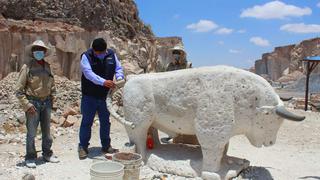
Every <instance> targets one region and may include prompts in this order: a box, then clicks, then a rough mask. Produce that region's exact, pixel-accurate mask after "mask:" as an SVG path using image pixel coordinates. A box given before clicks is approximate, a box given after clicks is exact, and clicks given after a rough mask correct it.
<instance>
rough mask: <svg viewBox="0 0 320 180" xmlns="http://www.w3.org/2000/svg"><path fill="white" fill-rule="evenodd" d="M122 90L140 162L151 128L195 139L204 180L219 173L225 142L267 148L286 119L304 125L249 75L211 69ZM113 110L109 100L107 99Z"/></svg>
mask: <svg viewBox="0 0 320 180" xmlns="http://www.w3.org/2000/svg"><path fill="white" fill-rule="evenodd" d="M128 79H129V80H128V81H127V82H126V84H125V86H124V92H123V93H124V94H123V105H124V117H125V118H122V117H120V116H119V115H118V114H116V113H115V111H114V110H113V109H112V108H109V110H110V113H111V115H112V116H114V117H115V118H116V119H118V120H119V121H120V122H122V123H123V124H125V126H126V131H127V133H128V135H129V139H130V141H131V142H133V143H135V144H136V146H137V151H138V153H140V154H141V155H142V156H143V157H145V155H146V138H147V131H148V128H149V127H154V128H156V129H159V130H161V131H163V132H165V133H168V134H169V135H174V134H186V135H196V136H197V138H198V140H199V143H200V145H201V150H202V155H203V165H202V176H203V174H204V173H205V174H208V173H209V174H210V173H213V174H214V173H215V172H218V171H219V169H220V163H221V159H222V157H223V153H224V151H225V146H227V144H228V142H229V139H230V138H231V137H233V136H235V135H239V134H244V135H245V136H246V137H247V138H248V139H249V141H250V143H251V144H252V145H254V146H256V147H261V146H262V145H264V146H270V145H273V144H274V143H275V141H276V136H277V132H278V130H279V128H280V125H281V123H282V122H283V120H284V119H288V120H293V121H302V120H303V119H304V117H302V116H298V115H294V114H293V113H291V112H289V111H287V110H286V109H285V108H284V105H283V102H282V101H281V100H280V98H279V96H278V95H277V94H276V93H275V91H274V89H273V88H272V87H271V85H270V84H269V83H268V82H267V81H266V80H265V79H263V78H262V77H260V76H258V75H255V74H253V73H250V72H247V71H244V70H241V69H236V68H233V67H227V66H215V67H205V68H195V69H187V70H179V71H172V72H166V73H154V74H143V75H137V76H132V77H129V78H128ZM107 102H108V107H111V105H110V103H111V99H110V97H108V99H107Z"/></svg>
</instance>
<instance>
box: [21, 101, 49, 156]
mask: <svg viewBox="0 0 320 180" xmlns="http://www.w3.org/2000/svg"><path fill="white" fill-rule="evenodd" d="M29 102H30V103H31V104H33V105H34V107H35V108H36V113H35V114H30V113H26V117H27V123H26V126H27V143H26V151H27V154H26V156H25V159H26V160H32V159H36V158H37V152H36V148H35V137H36V136H37V128H38V125H39V123H40V126H41V133H42V155H43V156H47V157H50V156H51V155H52V154H53V153H52V151H51V146H52V137H51V135H50V120H51V107H52V102H51V100H50V99H47V100H44V101H41V100H29Z"/></svg>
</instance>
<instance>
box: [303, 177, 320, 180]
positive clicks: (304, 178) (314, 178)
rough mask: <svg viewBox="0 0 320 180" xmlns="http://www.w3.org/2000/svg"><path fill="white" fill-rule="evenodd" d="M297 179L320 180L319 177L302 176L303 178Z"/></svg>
mask: <svg viewBox="0 0 320 180" xmlns="http://www.w3.org/2000/svg"><path fill="white" fill-rule="evenodd" d="M299 179H318V180H320V176H304V177H299Z"/></svg>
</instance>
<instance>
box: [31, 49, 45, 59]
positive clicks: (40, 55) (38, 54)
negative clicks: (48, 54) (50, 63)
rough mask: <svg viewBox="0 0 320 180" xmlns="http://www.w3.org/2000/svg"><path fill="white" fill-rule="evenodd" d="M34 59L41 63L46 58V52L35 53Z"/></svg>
mask: <svg viewBox="0 0 320 180" xmlns="http://www.w3.org/2000/svg"><path fill="white" fill-rule="evenodd" d="M33 57H34V58H35V59H36V60H38V61H41V60H42V59H43V58H44V51H33Z"/></svg>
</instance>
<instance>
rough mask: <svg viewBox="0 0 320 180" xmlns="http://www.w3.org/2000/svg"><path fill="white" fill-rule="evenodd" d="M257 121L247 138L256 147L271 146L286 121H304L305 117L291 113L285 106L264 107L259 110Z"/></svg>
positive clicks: (254, 122)
mask: <svg viewBox="0 0 320 180" xmlns="http://www.w3.org/2000/svg"><path fill="white" fill-rule="evenodd" d="M256 118H257V119H256V120H255V121H252V126H251V128H250V130H249V131H247V133H246V136H247V138H248V139H249V141H250V143H251V144H252V145H254V146H256V147H261V146H262V145H264V146H271V145H273V144H274V143H275V141H276V137H277V132H278V130H279V128H280V125H281V124H282V122H283V120H284V119H287V120H291V121H302V120H304V119H305V117H304V116H299V115H296V114H293V113H291V112H289V111H288V110H287V109H286V108H285V107H284V106H283V104H282V103H281V104H279V105H277V106H263V107H259V108H257V114H256Z"/></svg>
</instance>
